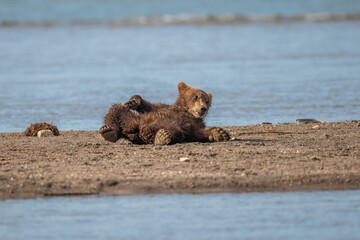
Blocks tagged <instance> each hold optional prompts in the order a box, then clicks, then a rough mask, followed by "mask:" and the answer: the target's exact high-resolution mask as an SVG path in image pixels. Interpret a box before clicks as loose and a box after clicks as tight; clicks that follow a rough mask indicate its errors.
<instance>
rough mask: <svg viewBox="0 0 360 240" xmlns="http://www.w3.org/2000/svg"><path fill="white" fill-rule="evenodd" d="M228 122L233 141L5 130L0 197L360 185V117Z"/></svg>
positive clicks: (1, 137) (0, 158)
mask: <svg viewBox="0 0 360 240" xmlns="http://www.w3.org/2000/svg"><path fill="white" fill-rule="evenodd" d="M225 128H226V129H227V130H228V131H229V132H230V134H231V137H232V140H231V141H229V142H221V143H183V144H175V145H170V146H155V145H133V144H131V143H129V142H128V141H126V140H120V141H118V142H116V143H111V142H107V141H105V140H103V139H102V138H101V136H100V135H99V134H98V132H96V131H61V129H59V130H60V136H53V137H43V138H38V137H26V136H24V134H23V133H0V199H14V198H36V197H52V196H79V195H99V194H101V195H128V194H157V193H213V192H255V191H256V192H257V191H259V192H263V191H303V190H304V191H310V190H340V189H343V190H344V189H360V121H351V122H339V123H326V122H323V123H309V124H296V123H293V124H276V125H271V124H262V125H251V126H233V127H225Z"/></svg>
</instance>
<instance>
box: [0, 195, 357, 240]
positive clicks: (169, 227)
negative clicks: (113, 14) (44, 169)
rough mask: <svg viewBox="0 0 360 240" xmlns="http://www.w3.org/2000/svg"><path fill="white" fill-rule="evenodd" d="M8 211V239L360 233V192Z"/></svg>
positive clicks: (137, 200)
mask: <svg viewBox="0 0 360 240" xmlns="http://www.w3.org/2000/svg"><path fill="white" fill-rule="evenodd" d="M29 206H31V207H29ZM0 209H1V211H0V233H1V235H2V239H49V238H51V239H73V238H76V239H229V240H230V239H326V240H331V239H358V238H359V236H360V227H359V226H360V191H335V192H296V193H251V194H205V195H186V194H185V195H176V194H175V195H155V196H152V195H145V196H142V195H140V196H128V197H127V196H124V197H89V198H50V199H33V200H7V201H0Z"/></svg>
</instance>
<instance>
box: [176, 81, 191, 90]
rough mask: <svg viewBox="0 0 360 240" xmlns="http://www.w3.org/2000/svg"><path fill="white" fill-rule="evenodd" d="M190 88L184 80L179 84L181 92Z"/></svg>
mask: <svg viewBox="0 0 360 240" xmlns="http://www.w3.org/2000/svg"><path fill="white" fill-rule="evenodd" d="M188 89H189V86H188V85H186V84H185V83H184V82H179V84H178V90H179V92H184V91H186V90H188Z"/></svg>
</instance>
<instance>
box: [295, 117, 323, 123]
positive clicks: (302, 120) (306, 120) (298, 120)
mask: <svg viewBox="0 0 360 240" xmlns="http://www.w3.org/2000/svg"><path fill="white" fill-rule="evenodd" d="M296 123H297V124H308V123H321V121H319V120H317V119H313V118H303V119H296Z"/></svg>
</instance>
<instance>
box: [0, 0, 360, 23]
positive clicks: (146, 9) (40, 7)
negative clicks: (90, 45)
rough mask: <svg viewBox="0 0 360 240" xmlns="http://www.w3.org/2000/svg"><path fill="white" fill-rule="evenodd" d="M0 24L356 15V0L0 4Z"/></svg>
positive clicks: (37, 0)
mask: <svg viewBox="0 0 360 240" xmlns="http://www.w3.org/2000/svg"><path fill="white" fill-rule="evenodd" d="M0 6H1V7H0V22H1V21H16V22H18V21H20V22H24V21H25V22H28V21H34V22H42V21H50V22H52V21H73V20H108V19H123V18H136V17H149V16H160V15H180V14H186V15H219V14H239V15H282V16H294V15H303V14H308V13H360V1H359V0H341V1H339V0H297V1H288V0H271V1H266V0H251V1H249V0H222V1H218V0H197V1H193V0H182V1H177V0H151V1H149V0H77V1H72V0H60V1H48V0H16V1H14V0H1V1H0Z"/></svg>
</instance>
